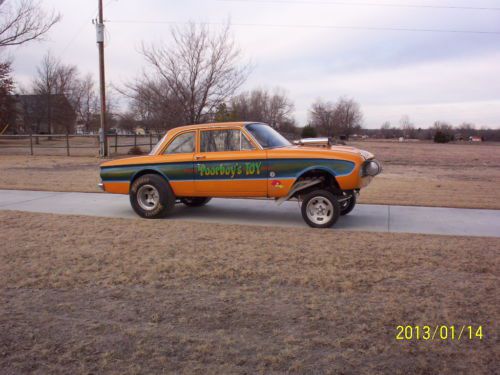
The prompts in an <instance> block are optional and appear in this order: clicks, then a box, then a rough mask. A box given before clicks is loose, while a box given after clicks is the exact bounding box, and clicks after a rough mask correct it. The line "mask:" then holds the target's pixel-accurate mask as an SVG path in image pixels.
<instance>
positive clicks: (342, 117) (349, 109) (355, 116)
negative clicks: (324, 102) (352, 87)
mask: <svg viewBox="0 0 500 375" xmlns="http://www.w3.org/2000/svg"><path fill="white" fill-rule="evenodd" d="M334 120H335V123H336V125H337V127H338V129H339V130H340V132H341V133H342V135H344V136H346V137H347V138H349V136H351V135H352V134H354V132H356V131H359V130H360V129H361V124H362V122H363V114H362V113H361V109H360V108H359V104H358V103H357V102H355V101H354V100H353V99H346V98H340V99H339V100H338V102H337V104H336V105H335V115H334Z"/></svg>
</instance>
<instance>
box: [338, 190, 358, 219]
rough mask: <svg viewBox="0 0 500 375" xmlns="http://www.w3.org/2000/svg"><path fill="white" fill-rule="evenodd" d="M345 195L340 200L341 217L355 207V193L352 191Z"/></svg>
mask: <svg viewBox="0 0 500 375" xmlns="http://www.w3.org/2000/svg"><path fill="white" fill-rule="evenodd" d="M345 194H347V195H344V196H342V197H341V198H340V215H341V216H344V215H347V214H348V213H349V212H351V211H352V210H353V209H354V206H356V193H355V192H354V191H351V192H348V193H345Z"/></svg>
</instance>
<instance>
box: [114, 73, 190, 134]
mask: <svg viewBox="0 0 500 375" xmlns="http://www.w3.org/2000/svg"><path fill="white" fill-rule="evenodd" d="M120 92H121V93H122V94H124V95H125V96H127V97H128V98H129V99H130V111H131V112H133V113H135V114H136V117H137V120H138V121H140V122H141V124H142V126H144V127H145V128H146V129H149V130H154V131H155V132H156V133H161V132H162V130H164V129H171V128H173V127H175V126H178V125H180V124H184V123H187V122H186V119H185V117H184V106H183V104H182V103H181V102H179V99H178V97H177V96H176V95H175V94H174V93H173V90H172V89H171V88H170V87H169V85H168V84H167V83H166V82H165V81H164V80H154V79H151V78H149V77H148V76H147V75H144V76H143V77H141V78H138V79H136V81H135V82H133V83H131V84H128V85H127V86H126V89H125V90H121V91H120Z"/></svg>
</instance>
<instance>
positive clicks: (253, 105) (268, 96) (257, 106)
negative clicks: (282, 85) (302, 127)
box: [230, 88, 295, 129]
mask: <svg viewBox="0 0 500 375" xmlns="http://www.w3.org/2000/svg"><path fill="white" fill-rule="evenodd" d="M293 110H294V105H293V103H292V101H291V100H290V98H288V96H287V95H286V93H285V92H284V91H283V90H282V89H279V88H276V89H275V90H274V92H269V91H267V90H264V89H256V90H252V91H250V92H246V93H243V94H240V95H238V96H235V97H233V98H232V99H231V101H230V117H231V118H232V119H233V120H236V121H260V122H265V123H267V124H269V125H271V126H272V127H274V128H276V129H283V128H285V127H287V126H289V125H291V124H294V123H295V121H294V119H293V116H292V113H293Z"/></svg>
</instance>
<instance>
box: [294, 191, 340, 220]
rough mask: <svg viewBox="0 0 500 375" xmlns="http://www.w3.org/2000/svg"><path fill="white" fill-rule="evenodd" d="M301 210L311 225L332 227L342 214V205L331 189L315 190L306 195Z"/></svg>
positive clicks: (303, 216)
mask: <svg viewBox="0 0 500 375" xmlns="http://www.w3.org/2000/svg"><path fill="white" fill-rule="evenodd" d="M318 210H319V212H318ZM301 211H302V218H303V219H304V221H305V222H306V223H307V225H309V226H310V227H312V228H330V227H331V226H332V225H333V224H335V223H336V222H337V220H338V218H339V216H340V205H339V202H338V200H337V198H336V197H335V195H333V194H332V193H330V192H329V191H326V190H313V191H312V192H310V193H308V194H306V195H305V196H304V199H303V201H302V207H301Z"/></svg>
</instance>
